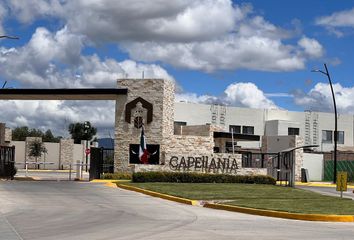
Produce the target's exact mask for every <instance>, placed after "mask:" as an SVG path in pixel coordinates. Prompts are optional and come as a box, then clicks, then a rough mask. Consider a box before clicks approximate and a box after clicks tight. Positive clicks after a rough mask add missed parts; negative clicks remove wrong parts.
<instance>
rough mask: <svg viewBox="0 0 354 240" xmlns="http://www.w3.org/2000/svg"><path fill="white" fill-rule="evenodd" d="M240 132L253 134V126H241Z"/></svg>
mask: <svg viewBox="0 0 354 240" xmlns="http://www.w3.org/2000/svg"><path fill="white" fill-rule="evenodd" d="M242 133H243V134H248V135H254V127H252V126H242Z"/></svg>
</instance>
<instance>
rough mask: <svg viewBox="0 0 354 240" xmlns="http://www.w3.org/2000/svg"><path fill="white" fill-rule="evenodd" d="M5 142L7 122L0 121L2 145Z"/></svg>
mask: <svg viewBox="0 0 354 240" xmlns="http://www.w3.org/2000/svg"><path fill="white" fill-rule="evenodd" d="M4 144H5V123H0V145H4Z"/></svg>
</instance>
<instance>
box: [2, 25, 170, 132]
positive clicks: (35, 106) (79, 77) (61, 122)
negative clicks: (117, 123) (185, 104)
mask: <svg viewBox="0 0 354 240" xmlns="http://www.w3.org/2000/svg"><path fill="white" fill-rule="evenodd" d="M83 44H84V39H83V37H82V36H79V35H74V34H72V33H70V32H68V31H67V28H65V27H64V28H63V29H61V30H59V31H58V32H56V33H51V32H49V31H48V30H47V29H45V28H38V29H37V30H36V31H35V33H34V34H33V36H32V38H31V39H30V41H29V42H28V43H27V44H26V45H24V46H23V47H19V48H4V47H0V74H1V76H3V77H6V79H7V80H10V81H9V83H8V85H7V86H8V87H11V86H12V84H11V80H16V81H17V82H19V83H20V84H21V88H24V87H29V88H79V87H116V86H117V84H116V81H117V78H126V77H128V78H140V77H141V76H142V73H143V72H144V76H145V77H146V78H165V79H171V80H173V77H172V76H170V75H169V74H168V73H167V72H166V70H164V69H163V68H162V67H160V66H158V65H155V64H142V63H137V62H135V61H132V60H125V61H121V62H118V61H116V60H114V59H111V58H106V59H101V58H99V57H98V56H97V55H95V54H94V55H82V54H81V48H82V46H83ZM0 108H1V109H2V112H3V113H4V114H2V115H1V117H0V122H6V123H7V124H8V125H9V126H10V127H15V126H22V125H27V126H29V127H31V128H32V127H36V128H41V129H42V130H46V129H48V128H50V129H52V130H53V131H54V132H55V133H56V134H60V135H64V136H66V135H65V134H67V131H66V128H67V125H68V124H69V123H71V122H76V121H80V122H82V121H86V120H87V121H90V122H92V123H93V124H94V125H95V126H97V127H98V128H99V130H100V134H101V135H102V134H105V133H107V132H108V131H112V129H113V125H114V102H107V101H105V102H104V101H0ZM112 113H113V114H112Z"/></svg>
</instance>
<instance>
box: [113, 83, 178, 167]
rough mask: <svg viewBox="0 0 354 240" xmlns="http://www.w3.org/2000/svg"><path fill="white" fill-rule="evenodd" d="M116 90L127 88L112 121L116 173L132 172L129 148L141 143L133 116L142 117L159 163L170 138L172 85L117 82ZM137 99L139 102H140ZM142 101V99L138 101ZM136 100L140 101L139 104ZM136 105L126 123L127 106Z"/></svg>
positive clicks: (147, 138)
mask: <svg viewBox="0 0 354 240" xmlns="http://www.w3.org/2000/svg"><path fill="white" fill-rule="evenodd" d="M118 87H119V88H128V94H127V96H126V97H125V98H120V99H118V100H117V103H116V120H115V153H114V159H115V170H116V171H120V172H127V171H131V170H132V168H133V165H130V164H129V145H130V144H139V143H140V133H141V129H140V128H136V127H135V126H134V118H135V117H136V114H141V116H142V118H143V122H144V129H145V137H146V142H147V144H159V145H160V163H162V162H163V159H162V157H163V156H164V153H165V151H166V147H167V144H168V142H169V139H171V137H172V135H173V118H174V83H173V82H172V81H170V80H165V79H119V80H118ZM139 99H140V100H139ZM141 99H142V100H141ZM138 100H139V101H138ZM135 101H138V102H136V106H134V107H133V108H132V109H130V113H129V114H128V116H129V115H130V119H128V120H130V123H128V122H127V121H126V120H127V118H126V106H127V104H128V103H134V104H135ZM144 101H145V103H146V102H147V103H148V104H152V111H153V114H152V121H151V122H148V111H147V109H146V108H145V107H144Z"/></svg>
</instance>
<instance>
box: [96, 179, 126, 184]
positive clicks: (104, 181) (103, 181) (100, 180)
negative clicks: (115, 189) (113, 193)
mask: <svg viewBox="0 0 354 240" xmlns="http://www.w3.org/2000/svg"><path fill="white" fill-rule="evenodd" d="M130 181H131V180H123V179H121V180H115V179H93V180H91V181H90V182H92V183H117V182H130Z"/></svg>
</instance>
